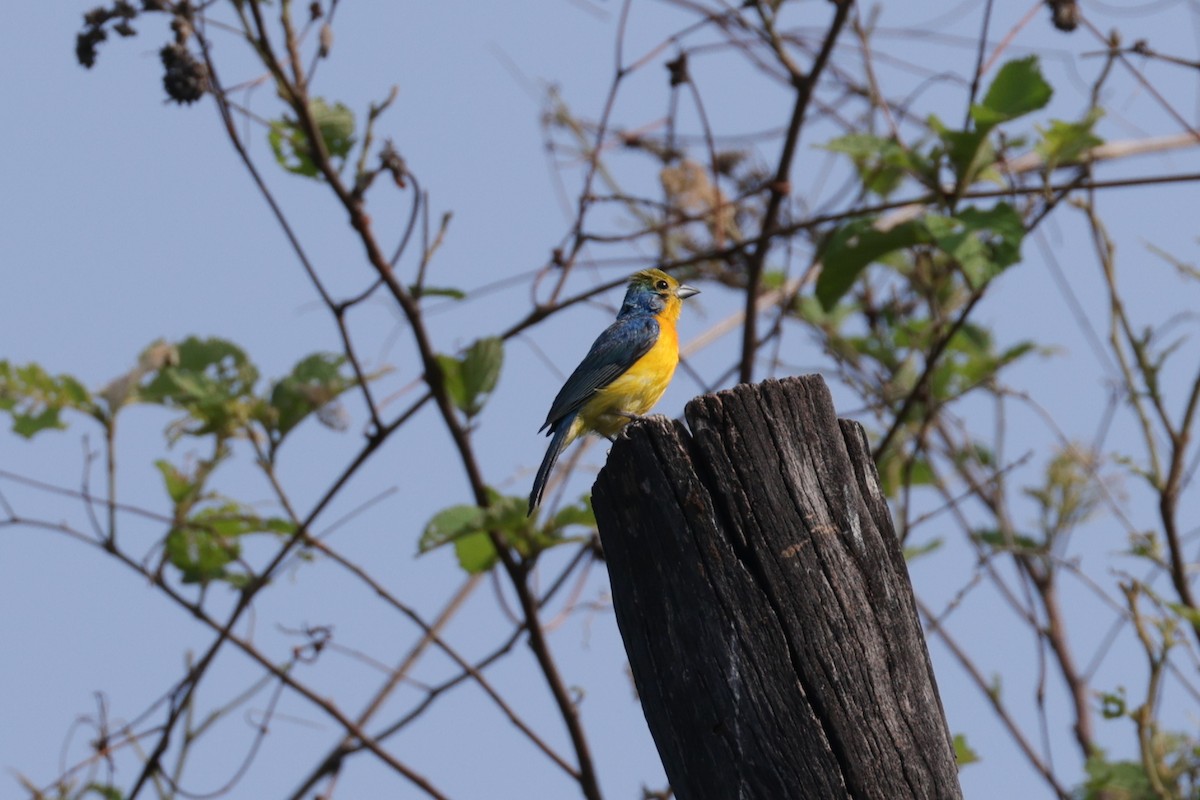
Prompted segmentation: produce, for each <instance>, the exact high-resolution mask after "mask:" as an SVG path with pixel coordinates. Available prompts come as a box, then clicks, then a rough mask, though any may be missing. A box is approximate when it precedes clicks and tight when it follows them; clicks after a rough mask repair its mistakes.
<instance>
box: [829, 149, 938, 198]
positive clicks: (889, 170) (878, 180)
mask: <svg viewBox="0 0 1200 800" xmlns="http://www.w3.org/2000/svg"><path fill="white" fill-rule="evenodd" d="M820 147H822V148H823V149H825V150H829V151H831V152H834V153H844V154H845V155H847V156H849V157H850V160H851V161H852V162H854V168H855V169H856V170H857V171H858V176H859V179H860V180H861V181H862V185H863V188H864V189H866V190H867V191H869V192H874V193H875V194H877V195H879V196H880V197H887V196H888V195H890V194H891V193H892V192H894V191H895V190H896V189H897V187H899V186H900V183H901V181H903V180H904V178H905V176H906V175H908V174H909V173H913V172H918V173H919V172H920V170H919V169H918V168H917V165H915V164H914V158H915V156H914V154H912V153H911V152H909V151H908V150H906V149H905V148H904V147H903V146H902V145H901V144H900V143H899V142H897V141H896V140H895V139H892V138H885V137H883V136H875V135H874V134H870V133H850V134H847V135H845V136H839V137H837V138H836V139H833V140H831V141H829V142H826V143H825V144H823V145H820Z"/></svg>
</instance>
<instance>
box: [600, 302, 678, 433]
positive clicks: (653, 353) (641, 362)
mask: <svg viewBox="0 0 1200 800" xmlns="http://www.w3.org/2000/svg"><path fill="white" fill-rule="evenodd" d="M660 325H661V327H660V329H659V334H658V341H657V342H655V343H654V346H653V347H651V348H650V351H649V352H647V353H646V355H644V356H642V357H641V358H639V359H638V360H637V361H635V362H634V363H633V366H631V367H630V368H629V369H628V370H626V372H625V373H624V374H623V375H621V376H620V377H619V378H617V379H616V380H614V381H613V382H612V383H610V384H609V385H608V386H605V387H604V388H603V389H600V390H599V391H597V392H596V394H595V395H594V396H593V397H592V399H591V400H589V401H588V402H587V403H585V404H584V406H583V408H582V409H580V411H579V417H580V422H581V423H582V425H581V427H582V428H583V429H584V430H590V431H596V432H597V433H601V434H603V435H605V436H616V435H617V433H618V432H619V431H620V430H621V428H623V427H625V425H626V424H628V422H629V418H628V417H626V416H622V413H624V414H636V415H637V416H641V415H643V414H646V413H648V412H649V411H650V409H651V408H653V407H654V404H655V403H657V402H658V401H659V398H661V397H662V396H663V392H665V391H666V390H667V385H668V384H669V383H670V382H671V377H672V376H673V375H674V374H675V367H676V365H678V364H679V335H678V334H677V333H676V332H675V325H674V324H673V323H672V322H671V321H670V320H660Z"/></svg>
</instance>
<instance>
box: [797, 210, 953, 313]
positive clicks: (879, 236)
mask: <svg viewBox="0 0 1200 800" xmlns="http://www.w3.org/2000/svg"><path fill="white" fill-rule="evenodd" d="M877 224H878V220H877V219H875V218H868V219H859V220H854V221H853V222H850V223H847V224H846V225H843V226H842V227H841V228H839V229H838V230H836V231H834V232H833V234H832V235H831V236H830V237H829V238H828V239H826V241H825V245H824V247H823V248H822V251H821V262H822V267H821V275H820V277H819V278H817V290H816V295H817V299H818V300H820V301H821V306H822V307H823V308H824V309H825V310H826V311H828V310H830V309H831V308H833V307H834V305H835V304H836V303H837V301H838V300H840V299H841V298H842V296H843V295H845V294H846V292H848V291H850V287H851V286H853V285H854V281H855V280H856V279H857V278H858V276H859V274H860V273H861V272H862V271H863V270H864V269H866V267H867V265H869V264H870V263H871V262H873V261H878V260H879V259H880V258H882V257H883V256H885V255H887V254H888V253H892V252H894V251H896V250H900V249H903V248H906V247H912V246H914V245H917V244H922V243H927V242H928V241H929V240H930V236H929V231H928V230H926V228H925V225H924V223H923V222H921V221H919V220H910V221H907V222H901V223H900V224H898V225H895V226H893V227H891V228H887V229H886V230H881V229H880V228H879V227H877Z"/></svg>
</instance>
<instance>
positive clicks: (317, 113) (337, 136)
mask: <svg viewBox="0 0 1200 800" xmlns="http://www.w3.org/2000/svg"><path fill="white" fill-rule="evenodd" d="M308 108H309V114H310V115H311V116H312V119H313V123H314V124H315V126H316V129H317V132H318V133H319V134H320V136H321V139H322V140H323V141H324V142H325V152H327V153H328V154H329V156H330V158H334V159H338V160H340V161H342V162H344V161H345V159H346V156H347V155H349V153H350V148H352V147H353V146H354V112H353V111H351V110H350V109H349V108H347V107H346V106H344V105H342V104H341V103H335V104H334V105H332V106H331V105H329V104H328V103H326V102H325V100H324V99H323V98H320V97H316V98H313V99H312V100H311V101H309V107H308ZM267 142H268V143H269V144H270V145H271V151H272V152H273V153H274V154H275V160H276V161H278V162H279V165H280V166H281V167H283V168H284V169H286V170H287V171H288V172H291V173H293V174H296V175H303V176H305V177H308V178H315V177H317V176H318V175H319V174H320V170H319V169H318V168H317V164H316V161H315V160H314V158H313V153H312V146H311V144H310V142H309V140H308V135H307V133H306V132H305V130H304V126H303V125H301V124H300V123H299V122H298V121H297V120H294V119H292V118H291V117H283V118H282V119H280V120H276V121H274V122H272V123H271V129H270V131H269V132H268V133H267ZM337 166H338V167H339V168H340V166H341V165H340V164H339V165H337Z"/></svg>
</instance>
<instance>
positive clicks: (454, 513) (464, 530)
mask: <svg viewBox="0 0 1200 800" xmlns="http://www.w3.org/2000/svg"><path fill="white" fill-rule="evenodd" d="M483 521H484V513H483V509H482V508H480V507H479V506H471V505H458V506H451V507H450V508H446V509H442V510H441V511H439V512H438V513H437V514H434V515H433V519H431V520H429V522H427V523H426V524H425V530H424V531H423V532H422V533H421V539H420V541H419V542H418V543H417V552H418V553H428V552H429V551H430V550H432V549H434V548H435V547H440V546H442V545H444V544H446V543H447V542H452V541H454V540H455V539H457V538H459V537H461V536H466V535H468V534H471V533H476V532H478V531H480V530H482V529H483Z"/></svg>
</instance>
